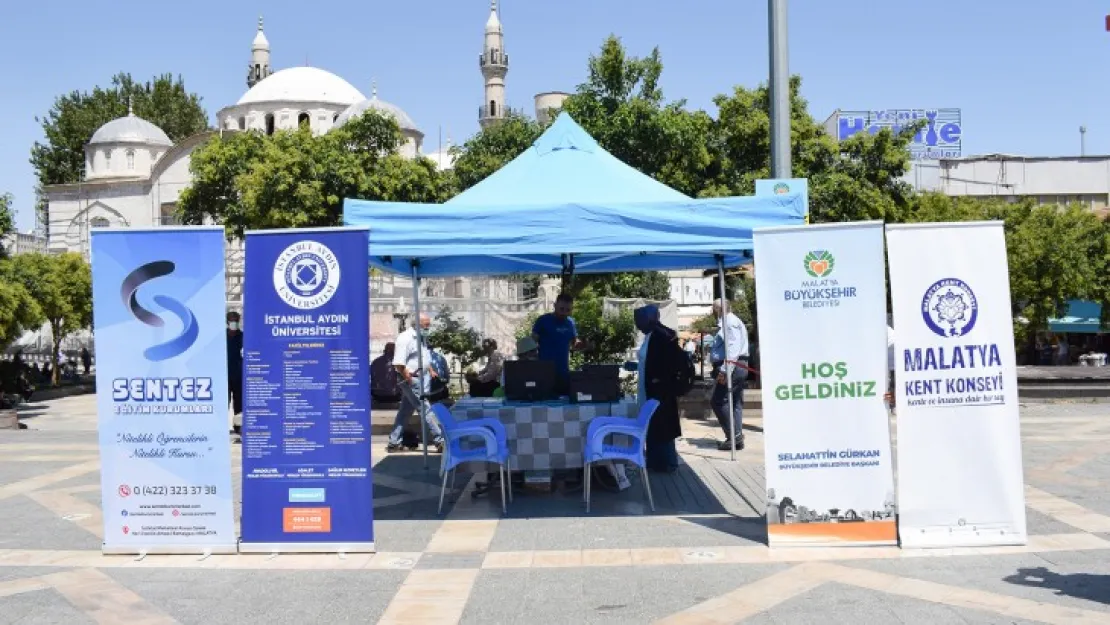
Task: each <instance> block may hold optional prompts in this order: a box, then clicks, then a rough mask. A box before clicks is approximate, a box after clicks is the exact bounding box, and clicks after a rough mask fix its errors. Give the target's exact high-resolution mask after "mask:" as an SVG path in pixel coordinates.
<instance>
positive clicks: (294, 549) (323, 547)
mask: <svg viewBox="0 0 1110 625" xmlns="http://www.w3.org/2000/svg"><path fill="white" fill-rule="evenodd" d="M377 552H378V550H377V549H376V548H375V547H374V543H372V542H371V543H239V553H268V554H272V555H277V554H281V553H335V554H341V557H342V554H348V553H377Z"/></svg>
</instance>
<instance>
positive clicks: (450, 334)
mask: <svg viewBox="0 0 1110 625" xmlns="http://www.w3.org/2000/svg"><path fill="white" fill-rule="evenodd" d="M428 347H431V348H432V349H434V350H436V351H439V352H442V353H445V354H450V355H452V356H454V357H455V358H457V359H458V360H459V363H460V364H461V365H462V367H463V369H466V368H467V367H469V366H470V365H472V364H474V363H476V362H478V361H479V360H480V359H481V358H482V357H483V356H485V354H484V353H482V335H481V333H479V332H478V331H477V330H475V329H474V328H472V327H470V326H469V325H467V323H466V320H465V319H463V318H462V317H460V316H457V315H455V314H453V313H452V312H451V309H449V308H447V307H446V306H445V307H443V308H442V309H441V310H440V311H439V313H437V314H436V317H435V323H434V324H433V325H432V329H431V331H429V332H428Z"/></svg>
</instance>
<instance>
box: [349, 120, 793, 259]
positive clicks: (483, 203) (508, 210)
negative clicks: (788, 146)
mask: <svg viewBox="0 0 1110 625" xmlns="http://www.w3.org/2000/svg"><path fill="white" fill-rule="evenodd" d="M806 208H807V207H806V206H805V201H804V200H803V199H802V197H801V196H800V195H780V196H775V197H731V198H713V199H692V198H689V197H687V196H685V195H683V194H681V193H679V192H678V191H675V190H674V189H671V188H670V187H668V186H666V185H664V184H662V183H660V182H659V181H657V180H655V179H653V178H651V177H649V176H645V175H644V174H642V173H640V172H639V171H637V170H636V169H634V168H632V167H629V166H628V165H626V164H624V163H623V162H621V161H620V160H619V159H617V158H616V157H614V156H613V155H612V154H609V153H608V152H606V151H605V150H604V149H602V148H601V146H599V145H598V144H597V141H595V140H594V139H593V137H591V136H590V135H589V134H588V133H586V131H585V130H583V129H582V127H581V126H579V125H578V124H577V123H575V122H574V120H573V119H571V117H570V116H569V115H567V114H565V113H563V114H561V115H559V117H558V118H557V119H556V120H555V122H554V123H553V124H552V125H551V126H550V127H549V128H548V129H547V131H546V132H544V134H543V135H542V136H541V137H540V138H539V139H537V140H536V142H535V143H534V144H533V145H532V147H530V148H529V149H527V150H525V151H524V152H523V153H522V154H521V155H520V156H518V157H517V158H515V159H513V161H512V162H510V163H509V164H507V165H505V166H504V167H502V168H501V169H499V170H498V171H497V172H495V173H494V174H493V175H491V176H489V177H488V178H486V179H485V180H483V181H482V182H480V183H478V184H476V185H474V186H473V187H471V188H470V189H468V190H466V191H464V192H463V193H461V194H459V195H458V196H456V197H454V198H452V199H451V200H450V201H449V202H447V203H446V204H412V203H404V202H368V201H364V200H353V199H347V200H345V201H344V203H343V220H344V222H345V223H346V224H348V225H362V226H369V227H370V250H369V251H370V263H371V264H372V265H373V266H375V267H378V268H381V269H384V270H387V271H395V272H400V273H409V272H412V271H413V269H414V268H416V267H419V275H420V276H429V277H430V276H457V275H482V274H485V275H500V274H511V273H559V272H569V271H574V272H578V273H608V272H615V271H645V270H667V269H672V270H673V269H713V268H718V267H720V266H722V265H728V266H734V265H739V264H742V263H744V262H746V261H748V260H750V258H751V249H752V229H753V228H758V227H761V226H782V225H790V224H802V223H804V222H805V214H806Z"/></svg>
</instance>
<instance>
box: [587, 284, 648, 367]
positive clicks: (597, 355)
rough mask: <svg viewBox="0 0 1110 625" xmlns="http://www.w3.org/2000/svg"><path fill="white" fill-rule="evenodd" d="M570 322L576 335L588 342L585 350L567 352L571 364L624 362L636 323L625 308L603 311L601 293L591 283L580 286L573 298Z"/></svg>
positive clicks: (631, 342)
mask: <svg viewBox="0 0 1110 625" xmlns="http://www.w3.org/2000/svg"><path fill="white" fill-rule="evenodd" d="M574 323H575V325H576V326H577V328H578V338H580V339H582V340H583V341H585V342H586V343H588V344H589V345H590V347H591V348H592V349H590V350H589V351H581V352H574V353H573V354H571V364H572V365H573V366H576V367H577V366H580V365H582V364H606V363H620V362H624V360H625V356H626V354H627V353H628V350H630V349H632V347H633V346H634V345H635V344H636V323H635V321H634V320H633V317H632V311H631V310H630V309H627V308H622V309H619V310H618V311H617V312H611V313H609V314H605V297H604V296H603V295H602V294H600V293H598V292H597V291H596V290H594V288H593V287H586V288H585V289H583V290H582V291H581V292H580V293H579V295H578V297H577V299H575V301H574Z"/></svg>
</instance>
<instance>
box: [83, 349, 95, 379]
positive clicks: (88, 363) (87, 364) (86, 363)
mask: <svg viewBox="0 0 1110 625" xmlns="http://www.w3.org/2000/svg"><path fill="white" fill-rule="evenodd" d="M81 367H82V368H83V369H84V370H85V375H89V369H91V368H92V354H90V353H89V348H88V347H82V348H81Z"/></svg>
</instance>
